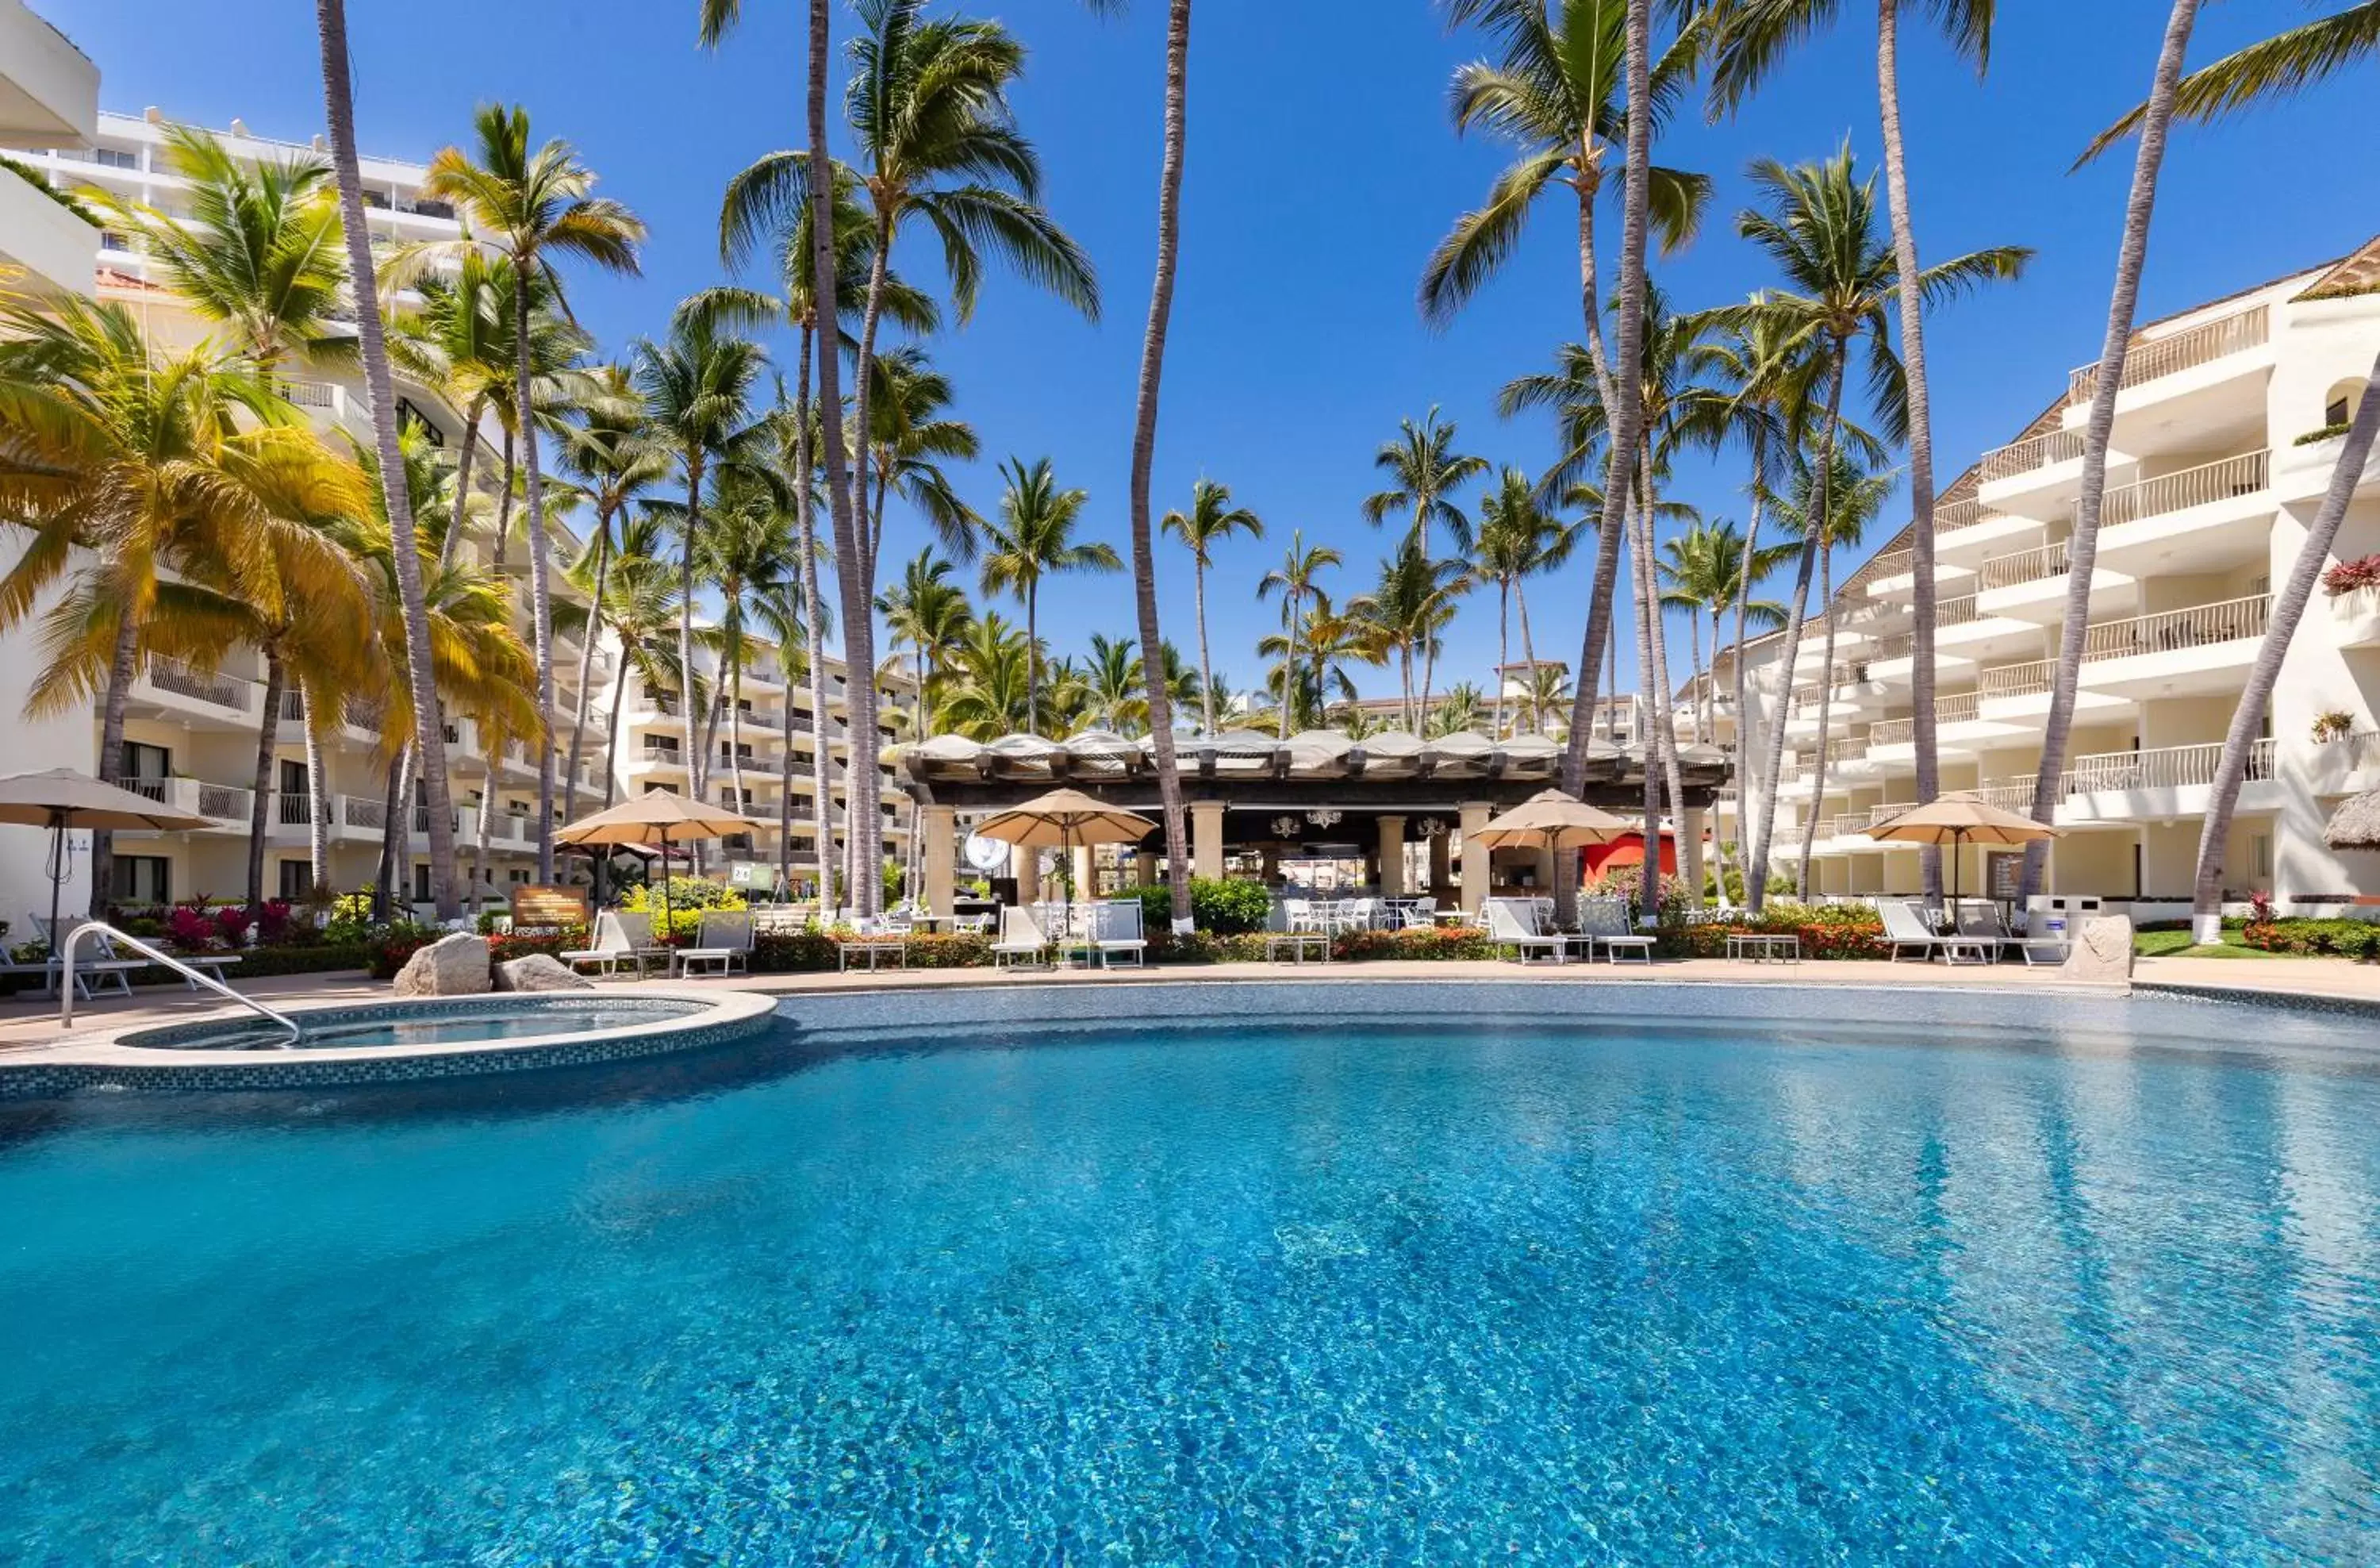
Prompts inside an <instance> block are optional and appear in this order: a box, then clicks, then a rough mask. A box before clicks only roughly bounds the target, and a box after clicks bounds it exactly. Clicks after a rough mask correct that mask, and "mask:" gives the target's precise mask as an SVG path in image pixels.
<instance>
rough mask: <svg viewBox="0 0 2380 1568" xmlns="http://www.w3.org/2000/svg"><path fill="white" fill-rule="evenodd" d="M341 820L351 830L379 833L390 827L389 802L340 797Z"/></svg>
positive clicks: (361, 797) (369, 798)
mask: <svg viewBox="0 0 2380 1568" xmlns="http://www.w3.org/2000/svg"><path fill="white" fill-rule="evenodd" d="M339 820H340V821H341V822H343V823H345V824H346V826H348V827H351V828H358V829H361V830H363V831H365V832H368V833H379V832H381V831H382V830H383V829H384V828H386V827H387V826H388V802H386V801H384V800H374V799H372V798H371V797H370V796H361V795H343V796H339Z"/></svg>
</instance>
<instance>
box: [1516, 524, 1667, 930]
mask: <svg viewBox="0 0 2380 1568" xmlns="http://www.w3.org/2000/svg"><path fill="white" fill-rule="evenodd" d="M1644 506H1645V503H1644V502H1643V500H1642V499H1639V500H1638V502H1637V504H1636V505H1635V506H1634V507H1633V508H1631V510H1632V512H1633V514H1634V515H1633V517H1631V518H1630V519H1629V521H1628V524H1627V528H1628V541H1629V546H1628V548H1629V554H1630V555H1631V556H1632V557H1633V566H1634V571H1633V577H1634V578H1635V583H1634V587H1635V590H1636V591H1635V592H1634V593H1633V595H1631V596H1630V597H1631V598H1632V599H1633V601H1634V606H1635V611H1636V700H1637V703H1638V705H1639V708H1640V710H1641V711H1642V712H1643V713H1644V715H1645V721H1646V726H1647V727H1646V729H1645V863H1644V869H1643V871H1642V873H1641V881H1640V882H1639V884H1638V892H1637V895H1636V902H1637V907H1638V909H1639V910H1641V911H1642V912H1644V913H1645V914H1648V915H1654V914H1658V913H1659V911H1660V907H1661V726H1660V725H1659V724H1658V723H1656V722H1655V721H1656V720H1657V719H1658V716H1659V715H1658V710H1657V709H1656V708H1655V707H1654V704H1653V694H1654V692H1655V690H1656V688H1657V687H1658V684H1659V682H1658V677H1657V675H1656V674H1655V672H1654V667H1653V614H1652V598H1653V596H1652V594H1651V592H1650V591H1649V588H1650V581H1651V578H1652V576H1653V563H1652V559H1651V553H1650V552H1649V551H1648V550H1646V548H1645V534H1646V532H1648V531H1649V530H1648V529H1646V528H1645V523H1644V521H1643V518H1644ZM1522 657H1523V658H1524V659H1525V658H1527V657H1528V655H1527V653H1526V652H1524V653H1523V654H1522Z"/></svg>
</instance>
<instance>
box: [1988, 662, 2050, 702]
mask: <svg viewBox="0 0 2380 1568" xmlns="http://www.w3.org/2000/svg"><path fill="white" fill-rule="evenodd" d="M2057 675H2058V661H2057V660H2055V659H2035V660H2034V661H2032V662H2030V663H2024V664H2003V665H2001V666H2000V667H1999V668H1998V669H1997V670H1985V671H1984V672H1983V673H1982V674H1980V675H1977V676H1976V677H1975V689H1976V690H1977V691H1979V692H1981V693H1982V694H1983V695H1984V696H1985V697H2037V696H2039V695H2040V694H2041V693H2043V692H2045V691H2047V690H2048V689H2049V688H2050V687H2051V686H2052V684H2054V683H2055V681H2056V679H2057Z"/></svg>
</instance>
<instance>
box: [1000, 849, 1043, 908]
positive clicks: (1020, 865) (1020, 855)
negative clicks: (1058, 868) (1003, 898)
mask: <svg viewBox="0 0 2380 1568" xmlns="http://www.w3.org/2000/svg"><path fill="white" fill-rule="evenodd" d="M1008 864H1009V866H1010V868H1011V869H1014V871H1015V873H1016V902H1017V903H1019V904H1038V903H1040V902H1041V852H1040V851H1039V850H1038V849H1026V848H1022V847H1012V848H1011V849H1010V850H1009V852H1008Z"/></svg>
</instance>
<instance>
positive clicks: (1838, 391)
mask: <svg viewBox="0 0 2380 1568" xmlns="http://www.w3.org/2000/svg"><path fill="white" fill-rule="evenodd" d="M1828 352H1829V354H1830V356H1831V359H1832V361H1833V362H1832V363H1831V364H1830V365H1829V366H1828V371H1827V425H1826V434H1825V436H1824V437H1823V438H1822V439H1821V440H1820V442H1819V444H1818V456H1817V462H1818V495H1817V506H1816V511H1815V516H1816V517H1819V518H1823V517H1826V516H1827V514H1828V506H1829V501H1828V494H1827V491H1828V484H1829V481H1830V480H1831V479H1832V477H1833V474H1834V469H1835V433H1836V431H1837V430H1838V428H1839V426H1840V420H1841V418H1842V407H1843V361H1844V359H1845V357H1846V354H1847V352H1848V351H1847V349H1846V347H1845V346H1844V345H1843V344H1842V343H1840V342H1835V343H1832V344H1830V345H1829V347H1828ZM1821 531H1822V525H1820V524H1818V523H1815V522H1814V523H1813V524H1812V526H1811V528H1810V529H1809V532H1808V535H1807V537H1805V538H1804V539H1803V541H1802V564H1801V565H1800V567H1799V568H1798V569H1797V570H1796V571H1795V572H1794V574H1793V602H1792V604H1791V605H1790V606H1789V607H1788V608H1787V610H1786V613H1785V658H1784V663H1783V669H1784V672H1785V673H1784V675H1783V678H1782V679H1781V680H1780V682H1779V686H1778V689H1777V711H1776V713H1775V714H1774V715H1772V716H1771V720H1770V723H1769V730H1768V739H1767V743H1766V744H1767V750H1768V778H1769V780H1770V782H1771V784H1772V785H1773V784H1775V782H1776V781H1777V780H1778V778H1779V776H1780V775H1781V774H1782V773H1783V772H1784V771H1785V714H1786V711H1787V710H1788V709H1789V708H1790V707H1791V705H1792V702H1793V666H1794V664H1795V663H1796V662H1799V660H1800V658H1801V653H1802V623H1803V619H1804V618H1805V617H1806V616H1807V614H1808V612H1809V607H1810V579H1811V578H1812V577H1815V576H1816V575H1817V567H1818V540H1819V536H1820V533H1821ZM1811 809H1812V810H1814V811H1815V810H1816V809H1817V806H1816V804H1815V802H1813V803H1812V805H1811ZM1759 824H1760V825H1759V828H1758V829H1757V831H1756V832H1755V833H1754V835H1753V845H1752V858H1751V869H1750V870H1749V871H1748V872H1747V873H1746V875H1745V880H1744V888H1743V898H1744V902H1745V904H1747V905H1748V906H1751V910H1752V913H1753V914H1755V915H1758V914H1759V913H1760V908H1761V906H1762V905H1763V904H1764V903H1766V902H1767V895H1768V846H1769V841H1770V840H1771V839H1773V838H1774V837H1775V836H1776V833H1777V791H1776V789H1775V788H1773V787H1772V788H1770V789H1768V790H1767V791H1766V792H1765V793H1764V794H1763V795H1762V796H1761V801H1760V815H1759ZM1800 891H1801V893H1803V896H1807V895H1808V893H1809V890H1808V889H1807V888H1803V889H1802V890H1800Z"/></svg>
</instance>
